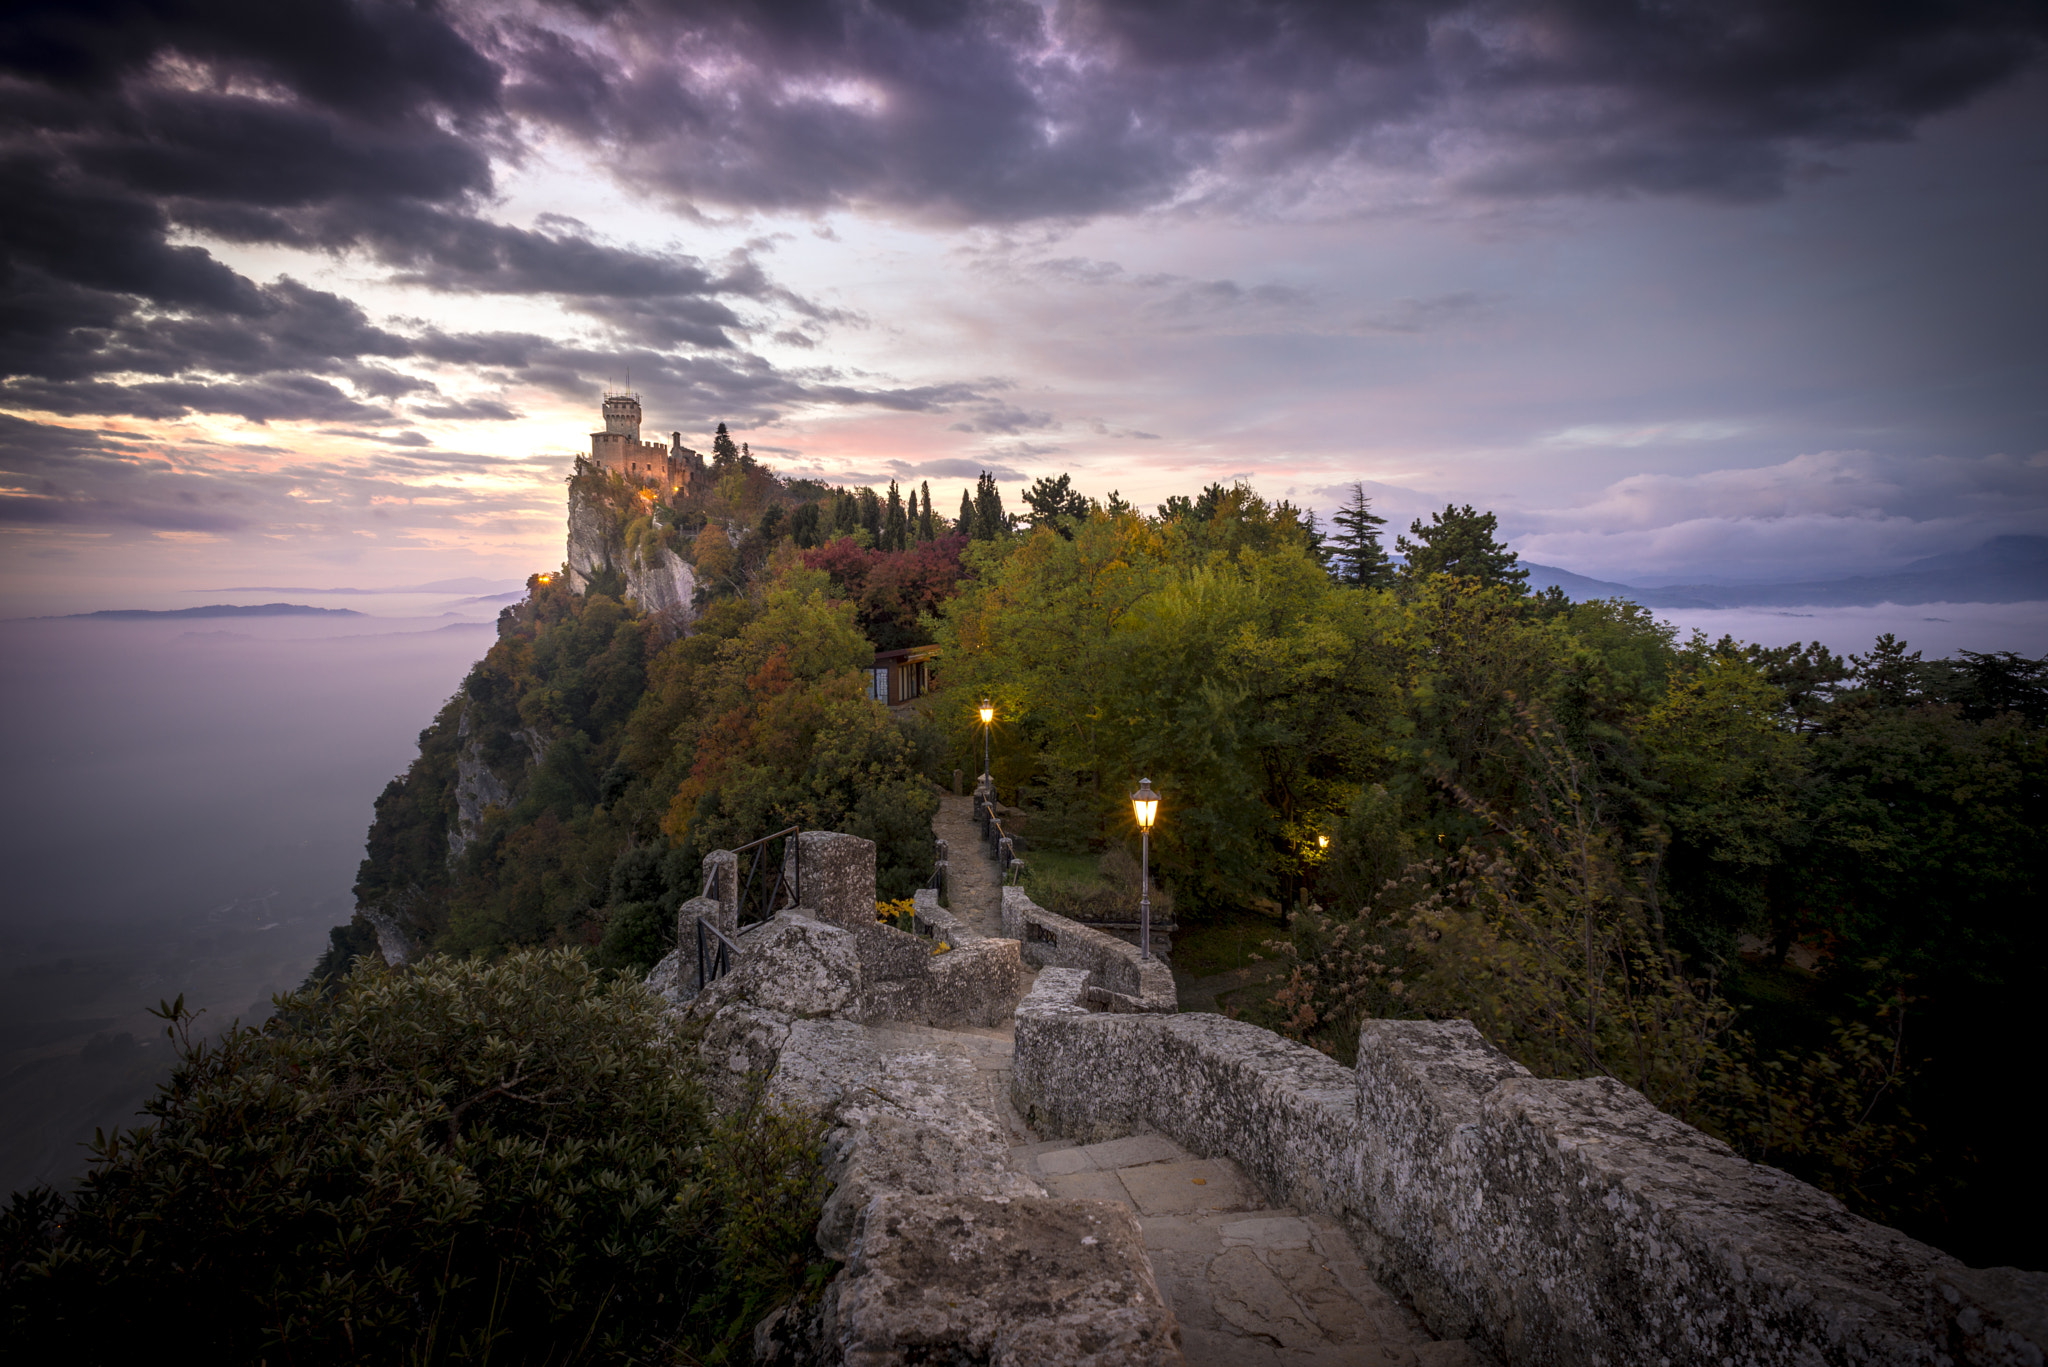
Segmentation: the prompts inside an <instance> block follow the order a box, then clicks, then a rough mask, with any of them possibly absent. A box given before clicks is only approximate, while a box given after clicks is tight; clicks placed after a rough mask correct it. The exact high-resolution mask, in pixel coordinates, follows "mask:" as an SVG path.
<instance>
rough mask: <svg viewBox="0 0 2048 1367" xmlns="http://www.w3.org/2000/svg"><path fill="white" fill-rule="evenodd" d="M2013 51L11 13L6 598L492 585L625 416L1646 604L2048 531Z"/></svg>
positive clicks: (1887, 10) (1872, 9) (907, 10)
mask: <svg viewBox="0 0 2048 1367" xmlns="http://www.w3.org/2000/svg"><path fill="white" fill-rule="evenodd" d="M2044 46H2048V10H2044V8H2043V7H2042V6H2041V5H2039V4H2038V3H2033V0H1952V2H1950V3H1940V2H1938V0H1893V2H1892V3H1887V4H1881V5H1872V4H1868V3H1853V4H1852V3H1846V2H1845V0H1789V2H1788V0H1671V2H1666V3H1655V4H1652V3H1648V2H1647V0H1638V2H1637V3H1633V4H1631V3H1628V2H1627V0H1554V2H1546V0H1343V2H1342V3H1329V4H1316V3H1307V2H1306V0H1265V2H1261V0H1146V2H1145V3H1129V4H1113V3H1090V2H1088V0H1047V3H1043V4H1035V3H1028V2H1027V0H961V2H960V3H947V2H946V0H867V3H861V2H860V0H788V2H786V3H778V4H748V5H728V4H724V3H722V2H721V0H695V2H694V3H687V4H683V3H672V4H667V3H630V2H628V3H611V2H610V0H583V3H560V4H550V3H541V2H539V0H525V2H518V0H515V2H513V3H502V4H490V3H452V4H440V5H436V4H385V3H376V2H374V0H372V2H370V3H347V2H346V0H295V3H293V4H289V5H279V4H275V3H260V2H259V0H178V2H176V3H173V0H121V2H120V3H116V2H115V0H20V2H18V3H16V4H13V5H11V6H9V7H8V8H7V11H6V13H5V15H4V16H0V253H4V266H0V272H4V273H0V309H4V325H0V377H4V378H0V486H4V488H0V547H4V552H0V553H4V555H5V557H6V559H5V565H6V569H7V572H8V573H7V578H6V583H5V588H4V590H0V597H4V599H5V604H4V606H12V607H15V608H17V609H26V610H34V606H35V604H36V603H37V602H39V601H50V602H54V601H57V597H56V595H57V592H58V587H59V586H63V589H64V594H63V597H64V601H66V602H75V601H77V599H76V595H77V594H79V593H80V592H86V593H89V594H90V595H92V596H93V597H95V598H96V599H105V600H107V601H106V602H105V603H103V604H101V603H95V605H104V606H134V605H145V604H147V605H157V604H159V603H160V604H161V605H167V606H168V605H175V601H174V600H176V598H177V595H179V594H187V593H189V592H191V591H197V590H202V589H205V588H209V587H221V586H228V585H238V584H261V585H269V584H277V585H327V584H354V585H359V586H391V585H399V584H405V583H412V582H419V581H423V580H432V579H440V578H447V577H451V576H460V575H485V576H500V575H506V576H523V575H524V574H525V573H527V572H528V571H530V570H532V569H535V568H540V567H543V566H546V565H550V564H553V563H556V562H558V561H559V559H560V557H561V484H560V481H561V479H562V477H563V475H564V474H565V473H566V470H567V467H568V462H569V459H570V457H571V455H572V454H573V453H574V452H575V451H576V450H577V449H578V448H585V449H587V435H586V434H587V433H588V431H589V430H590V428H591V427H592V426H593V425H594V423H595V419H596V415H597V400H598V396H599V393H600V391H601V389H602V388H603V387H604V386H605V385H606V384H607V383H613V384H619V383H624V382H625V381H626V380H627V377H628V376H629V375H630V379H631V384H632V386H633V387H634V388H635V389H637V390H638V391H639V392H640V393H641V394H642V395H643V398H644V401H645V403H646V407H647V413H648V422H649V426H650V427H651V428H653V429H656V430H658V431H659V432H661V433H663V434H666V433H667V432H669V431H671V430H676V429H680V430H681V431H682V432H683V433H684V439H685V441H686V442H690V443H691V444H693V445H697V446H699V447H700V448H701V447H703V446H704V445H706V444H707V441H708V430H709V428H710V426H711V425H712V424H713V423H715V422H717V421H719V420H721V419H722V420H724V421H726V422H728V423H730V424H731V425H732V427H733V429H734V431H735V433H736V434H737V435H738V436H740V437H741V438H743V439H745V440H748V441H750V442H751V443H752V445H753V447H754V449H755V450H756V452H757V453H760V454H762V455H764V456H766V457H767V458H768V459H769V460H770V462H771V463H773V464H775V465H777V466H778V467H781V468H784V469H790V470H799V471H803V472H805V473H816V474H822V475H824V476H825V477H827V478H833V479H847V480H860V481H869V480H886V479H888V478H891V477H895V478H900V479H905V480H916V479H929V480H930V481H931V482H932V485H933V488H934V490H935V492H937V493H938V494H939V495H940V498H941V501H942V502H941V506H942V507H947V508H950V507H952V506H954V505H955V504H957V501H958V496H959V490H960V487H961V485H962V483H963V481H967V480H971V479H972V477H973V475H974V473H975V472H976V471H978V470H981V469H991V470H994V471H996V472H997V473H998V474H999V475H1000V476H1001V477H1002V478H1003V479H1004V480H1005V481H1015V480H1019V479H1024V478H1028V477H1030V476H1033V475H1037V474H1047V473H1056V472H1058V471H1061V470H1067V471H1071V472H1072V473H1073V474H1074V476H1075V478H1076V480H1077V482H1078V483H1079V484H1080V486H1081V487H1082V488H1083V489H1084V490H1087V491H1089V492H1092V493H1095V494H1098V495H1101V494H1105V493H1107V492H1108V491H1109V490H1110V489H1111V488H1116V489H1119V490H1121V492H1123V493H1124V495H1125V496H1127V497H1131V498H1134V499H1136V500H1138V501H1140V502H1144V503H1149V502H1156V501H1157V500H1159V499H1161V498H1163V497H1164V496H1165V495H1166V494H1168V493H1170V492H1177V491H1188V490H1192V489H1194V488H1196V487H1199V486H1200V485H1201V484H1203V483H1205V482H1207V481H1210V480H1217V479H1221V480H1228V479H1230V478H1233V477H1239V476H1242V477H1245V478H1249V479H1250V480H1252V481H1253V482H1254V483H1255V484H1256V485H1257V486H1258V487H1259V488H1260V489H1261V490H1263V491H1265V492H1268V493H1270V494H1274V495H1287V496H1290V497H1292V498H1294V499H1295V500H1296V501H1297V502H1303V503H1307V504H1309V505H1311V506H1315V507H1319V508H1323V509H1325V510H1327V509H1329V508H1331V507H1333V506H1334V505H1335V504H1336V502H1337V500H1338V499H1339V497H1341V492H1342V489H1343V487H1344V486H1345V485H1347V484H1348V483H1349V482H1350V481H1353V480H1361V481H1365V482H1367V484H1368V487H1369V489H1370V491H1371V492H1372V493H1373V494H1374V496H1375V498H1376V500H1377V501H1378V502H1379V503H1380V505H1381V507H1382V508H1383V509H1385V510H1386V511H1388V512H1390V513H1391V514H1393V515H1395V516H1396V517H1398V518H1401V519H1404V520H1405V519H1406V518H1408V517H1412V516H1414V515H1416V514H1417V513H1419V512H1421V511H1422V510H1423V509H1425V508H1427V507H1429V506H1432V505H1436V506H1440V505H1441V504H1442V503H1443V502H1444V501H1445V500H1447V499H1454V500H1457V501H1459V502H1466V501H1470V502H1473V503H1477V504H1480V505H1482V506H1486V507H1491V508H1494V509H1496V510H1497V511H1498V512H1499V513H1500V514H1501V519H1502V526H1503V528H1504V529H1505V530H1506V531H1507V532H1508V533H1510V534H1511V535H1512V537H1513V538H1514V543H1515V544H1516V545H1517V547H1518V548H1519V549H1521V550H1522V551H1523V552H1524V554H1525V555H1527V556H1529V557H1531V558H1533V559H1536V560H1539V561H1543V562H1546V563H1551V564H1557V565H1562V566H1564V567H1567V568H1570V569H1573V570H1577V571H1579V572H1582V573H1587V574H1593V575H1597V576H1602V577H1619V578H1636V579H1650V580H1654V579H1658V578H1663V579H1667V580H1668V579H1674V578H1676V579H1683V578H1687V577H1691V576H1698V575H1718V576H1721V577H1728V578H1744V577H1751V578H1775V577H1785V576H1799V577H1806V576H1808V575H1828V574H1840V573H1853V572H1863V571H1870V570H1877V569H1882V568H1886V567H1889V566H1894V565H1897V564H1899V563H1901V562H1903V561H1905V560H1908V559H1911V558H1914V557H1916V556H1921V555H1927V554H1933V553H1938V552H1943V551H1950V550H1958V549H1963V548H1966V547H1969V546H1972V545H1975V544H1976V543H1977V542H1979V541H1981V540H1982V539H1984V538H1986V537H1988V536H1992V535H1996V534H1999V533H2005V532H2033V533H2040V532H2044V531H2048V327H2044V323H2043V319H2044V317H2048V250H2044V249H2043V246H2042V243H2043V242H2048V63H2044V62H2043V60H2042V57H2043V54H2044ZM1012 487H1013V488H1014V486H1012ZM116 600H119V601H116ZM182 601H184V602H190V601H192V600H191V599H190V598H189V597H186V598H184V599H183V600H182Z"/></svg>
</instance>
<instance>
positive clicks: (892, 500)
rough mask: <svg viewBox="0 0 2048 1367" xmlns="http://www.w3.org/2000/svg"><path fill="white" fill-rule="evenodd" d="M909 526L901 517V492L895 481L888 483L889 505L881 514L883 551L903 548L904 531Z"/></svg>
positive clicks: (902, 516)
mask: <svg viewBox="0 0 2048 1367" xmlns="http://www.w3.org/2000/svg"><path fill="white" fill-rule="evenodd" d="M908 526H909V523H908V521H907V519H905V517H904V515H903V491H902V490H901V489H899V488H897V487H896V481H895V480H893V479H892V480H890V481H889V503H888V506H887V508H885V509H884V510H883V514H882V541H881V546H882V549H883V550H885V551H900V550H902V549H903V546H904V535H903V534H904V531H905V530H906V529H907V527H908Z"/></svg>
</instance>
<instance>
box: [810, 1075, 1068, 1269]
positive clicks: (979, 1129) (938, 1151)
mask: <svg viewBox="0 0 2048 1367" xmlns="http://www.w3.org/2000/svg"><path fill="white" fill-rule="evenodd" d="M831 1118H832V1119H833V1120H834V1121H836V1122H837V1125H838V1128H837V1129H835V1130H834V1132H833V1134H832V1136H831V1138H830V1141H829V1146H828V1147H829V1154H828V1165H827V1170H826V1175H827V1176H828V1177H830V1178H831V1179H832V1182H833V1188H832V1193H831V1195H830V1196H828V1197H827V1198H826V1199H825V1208H824V1211H823V1213H822V1214H821V1215H820V1217H819V1220H818V1247H819V1248H821V1249H823V1250H824V1251H825V1252H826V1253H828V1254H830V1255H831V1256H833V1257H838V1258H843V1257H846V1256H847V1254H848V1252H849V1250H850V1246H851V1244H852V1240H853V1233H854V1224H855V1220H856V1217H857V1216H858V1215H859V1214H860V1212H861V1211H862V1210H863V1209H864V1208H866V1206H867V1204H868V1202H869V1201H870V1200H872V1199H873V1198H874V1197H876V1196H877V1195H879V1194H881V1193H884V1192H912V1193H918V1194H924V1195H953V1196H1042V1195H1044V1194H1045V1189H1044V1188H1043V1187H1041V1186H1039V1185H1038V1184H1037V1183H1036V1182H1034V1181H1032V1180H1031V1179H1030V1178H1029V1177H1027V1176H1025V1175H1024V1174H1023V1173H1020V1172H1013V1171H1011V1170H1010V1168H1009V1167H1008V1165H1007V1164H1006V1163H1005V1161H1004V1158H1005V1155H1006V1153H1007V1152H1008V1148H1009V1136H1008V1134H1007V1133H1006V1132H1005V1131H1004V1129H1003V1126H1002V1124H1001V1123H1000V1122H999V1121H998V1120H997V1119H996V1117H995V1114H994V1111H993V1109H992V1107H991V1105H990V1097H989V1092H988V1088H987V1086H986V1084H985V1083H984V1082H983V1081H982V1079H981V1076H980V1074H979V1073H978V1072H977V1071H976V1069H975V1067H974V1065H973V1063H971V1062H970V1061H969V1060H967V1059H965V1058H963V1057H961V1056H959V1055H957V1054H949V1053H942V1052H939V1051H937V1050H926V1049H910V1050H892V1051H889V1052H886V1053H878V1054H877V1055H876V1056H875V1058H874V1066H873V1071H872V1072H871V1073H870V1074H869V1075H868V1076H867V1077H865V1078H863V1079H861V1080H860V1081H858V1082H857V1083H855V1084H854V1085H851V1086H849V1087H847V1088H846V1089H845V1092H844V1094H843V1096H842V1097H841V1099H840V1101H839V1103H838V1104H837V1106H836V1107H835V1108H834V1109H833V1110H832V1112H831Z"/></svg>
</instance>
